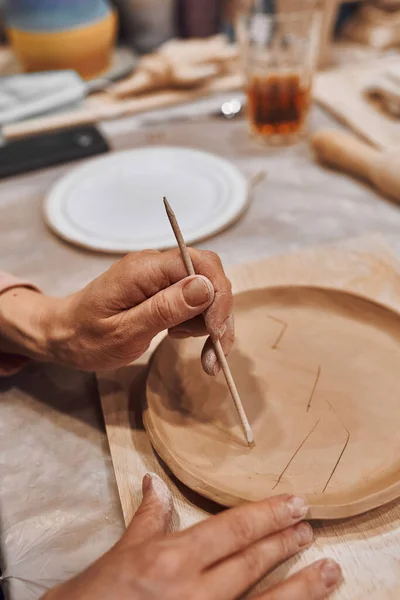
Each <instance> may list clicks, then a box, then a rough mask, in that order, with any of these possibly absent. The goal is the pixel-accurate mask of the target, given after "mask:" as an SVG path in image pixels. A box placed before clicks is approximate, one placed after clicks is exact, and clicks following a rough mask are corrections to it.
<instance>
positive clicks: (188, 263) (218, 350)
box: [163, 197, 254, 446]
mask: <svg viewBox="0 0 400 600" xmlns="http://www.w3.org/2000/svg"><path fill="white" fill-rule="evenodd" d="M163 200H164V206H165V210H166V212H167V216H168V219H169V222H170V223H171V227H172V230H173V232H174V235H175V238H176V241H177V242H178V246H179V249H180V251H181V255H182V260H183V262H184V264H185V267H186V271H187V274H188V275H196V272H195V270H194V267H193V263H192V259H191V258H190V255H189V252H188V249H187V247H186V244H185V240H184V239H183V235H182V232H181V230H180V227H179V225H178V221H177V220H176V217H175V214H174V211H173V210H172V208H171V206H170V204H169V202H168V200H167V199H166V198H165V197H164V198H163ZM211 339H212V342H213V345H214V349H215V354H216V355H217V358H218V360H219V363H220V365H221V368H222V371H223V373H224V375H225V379H226V383H227V385H228V388H229V391H230V393H231V396H232V399H233V401H234V403H235V407H236V410H237V413H238V415H239V419H240V423H241V425H242V427H243V431H244V434H245V436H246V440H247V443H248V445H249V446H254V437H253V433H252V431H251V427H250V424H249V421H248V419H247V416H246V413H245V411H244V408H243V404H242V401H241V400H240V396H239V393H238V391H237V388H236V385H235V382H234V380H233V377H232V373H231V370H230V368H229V365H228V361H227V360H226V356H225V354H224V351H223V350H222V346H221V342H220V340H219V339H218V338H215V337H213V336H211Z"/></svg>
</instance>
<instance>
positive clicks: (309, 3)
mask: <svg viewBox="0 0 400 600" xmlns="http://www.w3.org/2000/svg"><path fill="white" fill-rule="evenodd" d="M240 4H241V6H240V8H239V10H238V13H237V17H236V31H237V38H238V43H239V46H240V48H241V54H242V58H243V67H244V69H245V75H246V85H247V99H248V107H247V112H248V120H249V124H250V129H251V132H252V134H253V135H254V136H256V137H257V138H258V139H261V140H262V141H263V142H265V143H267V144H283V145H284V144H290V143H294V142H295V141H297V140H298V139H299V137H300V136H301V135H302V134H304V132H305V131H306V128H307V120H308V115H309V112H310V106H311V85H312V78H313V73H314V70H315V65H316V61H317V59H318V47H319V40H320V29H321V12H322V11H321V8H320V3H319V2H318V1H317V0H241V3H240Z"/></svg>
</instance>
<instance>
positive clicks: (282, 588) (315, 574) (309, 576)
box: [257, 560, 342, 600]
mask: <svg viewBox="0 0 400 600" xmlns="http://www.w3.org/2000/svg"><path fill="white" fill-rule="evenodd" d="M341 581H342V571H341V568H340V566H339V565H338V564H337V563H335V562H334V561H333V560H322V561H319V562H317V563H315V564H313V565H311V567H307V568H306V569H304V570H303V571H300V572H299V573H296V575H293V576H292V577H290V578H289V579H288V580H287V581H285V582H284V583H281V584H280V585H277V586H275V587H273V588H272V589H270V590H269V591H268V592H266V593H265V594H262V595H261V596H258V597H257V600H320V599H322V598H326V597H327V596H328V595H329V594H330V593H331V592H332V590H334V589H335V588H336V587H337V586H338V585H339V584H340V583H341Z"/></svg>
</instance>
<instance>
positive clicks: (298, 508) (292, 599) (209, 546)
mask: <svg viewBox="0 0 400 600" xmlns="http://www.w3.org/2000/svg"><path fill="white" fill-rule="evenodd" d="M306 512H307V507H306V505H305V504H304V502H303V501H302V500H301V499H299V498H294V497H290V496H287V495H286V496H280V497H275V498H271V499H269V500H265V501H262V502H256V503H253V504H244V505H242V506H239V507H237V508H233V509H231V510H228V511H225V512H223V513H221V514H219V515H217V516H214V517H210V518H209V519H207V520H206V521H203V522H201V523H199V524H198V525H195V526H193V527H191V528H190V529H187V530H185V531H182V532H179V533H173V534H168V533H167V529H168V525H169V522H170V519H171V513H172V501H171V497H170V494H169V492H168V489H167V487H166V486H165V484H164V483H163V482H162V480H161V479H160V478H159V477H158V476H157V475H146V477H145V478H144V480H143V501H142V504H141V506H140V508H139V510H138V512H137V513H136V515H135V516H134V518H133V520H132V522H131V524H130V525H129V527H128V530H127V532H126V534H125V535H124V536H123V537H122V538H121V540H120V541H119V542H118V543H117V544H116V545H115V546H114V547H113V548H112V549H111V550H110V551H109V552H108V553H107V554H105V555H104V556H103V557H101V558H100V559H99V560H98V561H97V562H96V563H94V564H93V565H92V566H91V567H89V568H88V569H87V570H86V571H85V572H83V573H82V574H81V575H78V576H77V577H76V578H75V579H72V580H71V581H68V582H67V583H65V584H63V585H61V586H59V587H57V588H55V589H53V590H51V591H49V592H48V593H47V594H46V595H45V596H44V598H43V599H42V600H70V599H71V598H74V600H98V598H102V599H103V600H114V599H115V598H118V599H119V600H153V599H154V600H158V599H159V598H163V600H234V599H237V598H241V597H242V596H243V594H244V593H245V592H246V591H247V590H249V589H250V588H251V587H252V586H253V585H255V584H256V583H257V582H258V581H259V580H260V579H261V578H262V577H263V576H264V575H266V573H267V572H268V571H270V570H271V569H273V568H274V567H276V566H277V565H278V564H279V563H281V562H282V561H284V560H286V559H288V558H289V557H291V556H293V555H295V554H297V553H298V552H299V551H301V550H302V549H304V548H305V547H307V546H308V545H309V544H310V543H311V541H312V529H311V527H310V525H308V524H307V523H304V522H302V519H304V517H305V516H306ZM340 580H341V571H340V568H339V566H338V565H337V564H336V563H334V562H333V561H331V560H323V561H320V562H317V563H315V564H313V565H311V566H310V567H307V568H306V569H304V570H302V571H300V572H299V573H297V574H296V575H294V576H292V577H290V578H289V579H287V580H286V581H284V582H282V583H280V584H278V585H277V586H274V587H272V588H271V589H269V591H267V592H265V593H263V594H261V596H258V600H278V599H279V600H320V599H322V598H326V597H327V596H328V595H329V593H330V592H331V591H332V590H333V589H334V588H335V587H336V586H337V585H338V583H339V582H340Z"/></svg>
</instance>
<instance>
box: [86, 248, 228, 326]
mask: <svg viewBox="0 0 400 600" xmlns="http://www.w3.org/2000/svg"><path fill="white" fill-rule="evenodd" d="M189 253H190V256H191V258H192V261H193V266H194V269H195V271H196V273H197V274H199V275H204V277H207V279H208V280H209V281H211V284H212V286H213V289H214V290H215V298H214V302H213V307H212V310H211V308H210V311H209V314H208V320H209V327H210V328H211V331H212V333H214V334H216V335H217V334H219V333H220V331H219V330H220V328H221V327H222V325H223V323H224V322H225V320H226V319H227V318H228V316H229V315H230V313H231V311H232V291H231V284H230V281H229V280H228V278H227V277H226V275H225V273H224V270H223V267H222V265H221V261H220V259H219V258H218V256H217V255H216V254H215V253H214V252H207V251H204V250H194V249H189ZM186 276H187V272H186V269H185V265H184V264H183V260H182V257H181V255H180V252H179V250H169V251H168V252H154V251H145V252H138V253H136V254H134V253H131V254H128V255H127V256H125V257H124V258H123V259H122V260H121V261H119V262H118V263H115V264H114V265H113V266H112V267H111V269H110V270H109V271H108V272H107V273H106V274H104V275H102V276H101V277H100V278H99V279H98V280H97V284H98V285H100V284H101V289H102V290H103V294H104V293H106V295H107V298H108V302H109V303H112V305H113V307H114V309H115V310H119V311H122V310H129V309H130V308H132V307H134V306H137V305H139V304H140V303H142V302H144V301H145V300H147V299H148V298H151V297H152V296H154V295H156V294H157V293H158V292H160V291H161V290H164V289H165V288H167V287H168V286H170V285H173V284H174V283H177V282H178V281H180V280H181V279H184V278H185V277H186ZM105 284H106V285H105ZM104 290H105V292H104Z"/></svg>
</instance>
